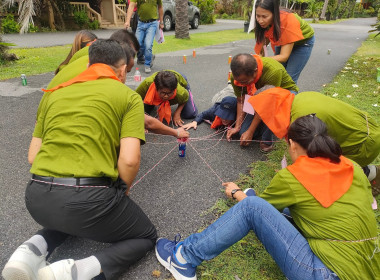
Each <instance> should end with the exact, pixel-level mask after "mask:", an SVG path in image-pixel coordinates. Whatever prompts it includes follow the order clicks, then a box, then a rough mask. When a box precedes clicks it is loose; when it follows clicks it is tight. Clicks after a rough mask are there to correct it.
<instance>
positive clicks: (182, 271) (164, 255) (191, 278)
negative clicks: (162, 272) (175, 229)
mask: <svg viewBox="0 0 380 280" xmlns="http://www.w3.org/2000/svg"><path fill="white" fill-rule="evenodd" d="M177 236H178V235H177ZM177 236H176V237H175V239H174V241H171V240H169V239H166V238H160V239H158V240H157V243H156V257H157V259H158V261H159V262H160V263H161V264H162V265H163V266H164V267H165V268H166V269H167V270H169V271H170V272H171V274H172V275H173V277H174V278H175V279H176V280H196V279H197V275H196V273H195V272H196V267H193V266H192V265H191V264H189V263H186V264H181V263H180V262H179V261H178V260H177V258H176V256H175V254H176V252H177V250H178V248H179V247H180V246H181V245H182V243H183V242H179V243H178V241H179V240H180V239H181V236H179V238H178V240H177Z"/></svg>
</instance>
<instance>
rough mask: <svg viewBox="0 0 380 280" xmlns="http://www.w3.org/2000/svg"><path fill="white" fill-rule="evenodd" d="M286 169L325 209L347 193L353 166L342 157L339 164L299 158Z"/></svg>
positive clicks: (306, 157)
mask: <svg viewBox="0 0 380 280" xmlns="http://www.w3.org/2000/svg"><path fill="white" fill-rule="evenodd" d="M287 168H288V170H289V171H290V173H292V174H293V176H294V177H295V178H296V179H297V180H298V181H299V182H300V183H301V184H302V185H303V186H304V187H305V189H307V190H308V191H309V193H310V194H311V195H312V196H314V198H315V199H316V200H317V201H318V202H319V203H320V204H321V205H322V206H323V207H325V208H327V207H329V206H331V205H332V204H333V203H334V202H335V201H337V200H338V199H339V198H341V197H342V196H343V195H344V194H345V193H346V192H347V191H348V189H349V188H350V186H351V184H352V180H353V178H354V165H353V163H352V162H351V161H350V160H349V159H347V158H345V157H344V156H341V157H340V163H333V162H331V161H330V159H328V158H322V157H316V158H309V157H308V156H299V157H298V158H297V160H296V162H295V163H294V164H292V165H290V166H288V167H287Z"/></svg>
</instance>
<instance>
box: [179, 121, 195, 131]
mask: <svg viewBox="0 0 380 280" xmlns="http://www.w3.org/2000/svg"><path fill="white" fill-rule="evenodd" d="M182 127H183V128H184V129H185V130H189V129H190V128H194V130H196V129H197V127H198V124H197V122H196V121H192V122H191V123H187V124H185V125H184V126H182Z"/></svg>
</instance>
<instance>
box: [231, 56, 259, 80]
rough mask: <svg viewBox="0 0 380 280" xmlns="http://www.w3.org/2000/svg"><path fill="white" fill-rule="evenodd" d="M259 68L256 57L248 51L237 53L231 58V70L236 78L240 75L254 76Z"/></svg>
mask: <svg viewBox="0 0 380 280" xmlns="http://www.w3.org/2000/svg"><path fill="white" fill-rule="evenodd" d="M256 70H257V62H256V59H255V58H254V57H253V56H252V55H251V54H248V53H241V54H237V55H235V56H234V57H233V58H232V60H231V72H232V75H234V78H237V77H239V76H240V75H243V74H244V75H246V76H253V74H254V73H255V71H256Z"/></svg>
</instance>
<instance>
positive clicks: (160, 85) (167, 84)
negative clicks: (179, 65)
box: [154, 71, 178, 91]
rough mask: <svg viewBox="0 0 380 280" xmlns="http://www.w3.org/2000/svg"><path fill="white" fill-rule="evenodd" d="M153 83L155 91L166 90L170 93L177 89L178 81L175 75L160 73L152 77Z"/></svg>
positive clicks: (166, 72) (169, 72)
mask: <svg viewBox="0 0 380 280" xmlns="http://www.w3.org/2000/svg"><path fill="white" fill-rule="evenodd" d="M154 83H155V85H156V88H157V90H160V89H164V88H167V89H169V90H171V91H173V90H175V89H176V88H177V84H178V80H177V77H176V75H175V74H174V73H173V72H171V71H160V72H158V73H157V75H156V77H154Z"/></svg>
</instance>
